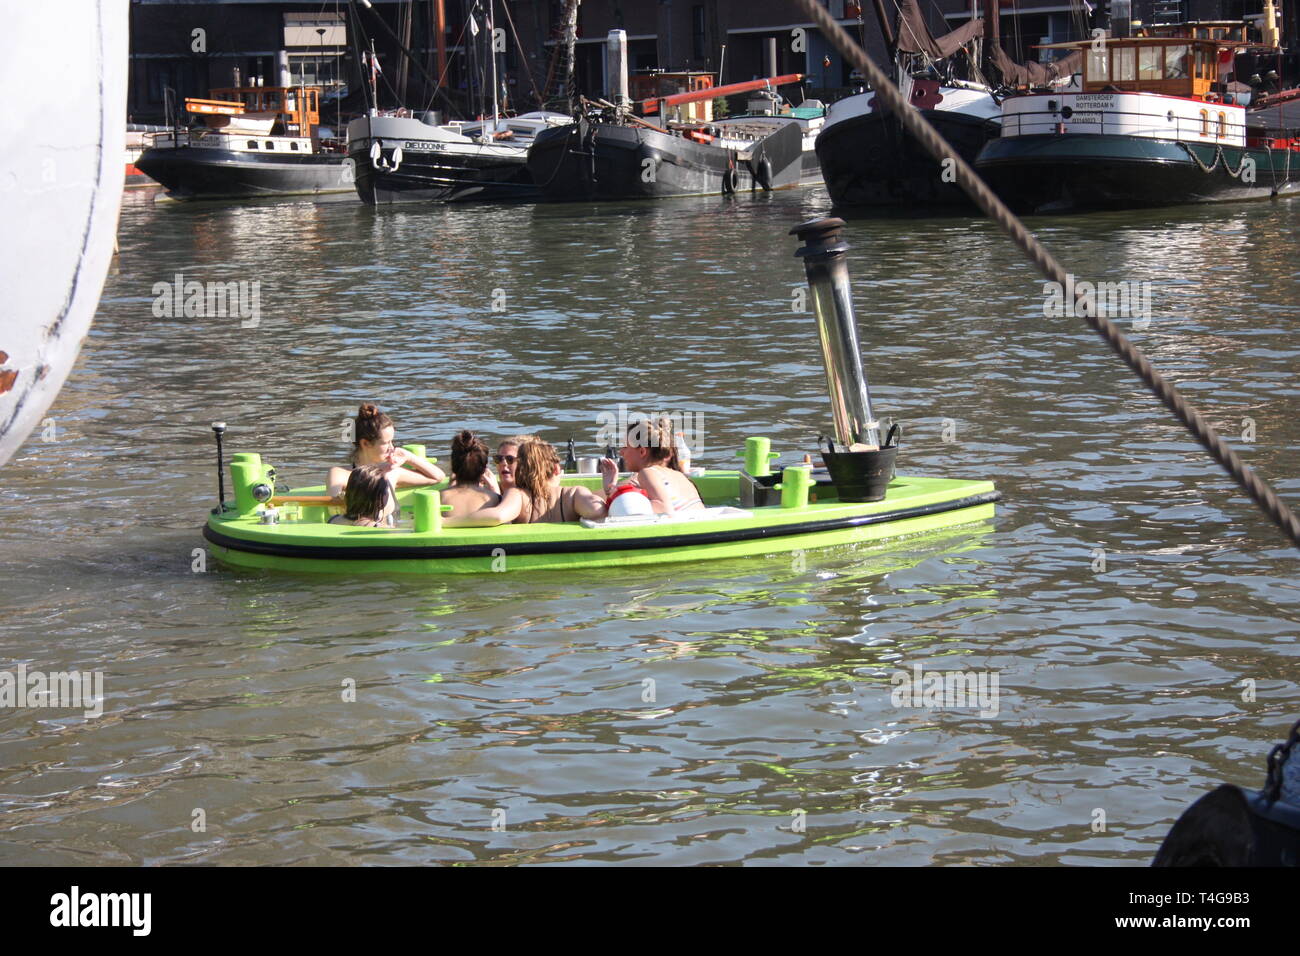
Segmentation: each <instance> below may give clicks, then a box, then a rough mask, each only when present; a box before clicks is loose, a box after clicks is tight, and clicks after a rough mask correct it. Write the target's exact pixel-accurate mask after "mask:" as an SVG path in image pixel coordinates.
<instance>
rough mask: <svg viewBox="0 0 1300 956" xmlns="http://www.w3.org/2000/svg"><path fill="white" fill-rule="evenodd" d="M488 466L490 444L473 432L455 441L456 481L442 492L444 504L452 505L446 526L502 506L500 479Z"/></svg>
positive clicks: (453, 463) (453, 460)
mask: <svg viewBox="0 0 1300 956" xmlns="http://www.w3.org/2000/svg"><path fill="white" fill-rule="evenodd" d="M487 464H488V448H487V445H485V444H484V443H483V440H482V439H481V438H479V437H477V436H476V435H475V434H474V433H473V432H472V431H468V430H466V431H462V432H461V433H460V434H459V435H457V436H456V437H455V438H453V439H452V440H451V475H452V479H451V484H450V485H449V486H448V487H447V489H446V490H445V491H444V492H443V493H442V503H443V504H444V505H451V511H449V512H448V513H447V514H445V515H444V516H443V523H444V524H445V523H446V522H447V521H455V520H456V519H458V518H464V517H466V516H468V515H471V514H473V513H474V512H476V511H478V510H479V509H480V508H492V507H495V506H496V505H499V504H500V503H501V493H500V491H499V490H498V488H497V483H496V479H495V478H494V477H493V475H492V472H490V471H488V466H487Z"/></svg>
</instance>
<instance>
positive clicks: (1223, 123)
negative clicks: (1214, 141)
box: [1218, 113, 1228, 139]
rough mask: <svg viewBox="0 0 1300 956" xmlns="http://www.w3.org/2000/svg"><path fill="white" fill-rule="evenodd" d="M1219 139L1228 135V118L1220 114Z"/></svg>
mask: <svg viewBox="0 0 1300 956" xmlns="http://www.w3.org/2000/svg"><path fill="white" fill-rule="evenodd" d="M1218 135H1219V139H1223V138H1224V137H1225V136H1227V135H1228V117H1227V116H1225V115H1224V114H1223V113H1220V114H1219V134H1218Z"/></svg>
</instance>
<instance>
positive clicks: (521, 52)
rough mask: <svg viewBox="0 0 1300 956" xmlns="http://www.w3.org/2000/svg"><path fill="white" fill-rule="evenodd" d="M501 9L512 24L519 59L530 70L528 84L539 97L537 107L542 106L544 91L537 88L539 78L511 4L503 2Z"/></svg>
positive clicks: (507, 21)
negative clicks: (529, 60)
mask: <svg viewBox="0 0 1300 956" xmlns="http://www.w3.org/2000/svg"><path fill="white" fill-rule="evenodd" d="M501 9H503V10H504V11H505V12H506V23H508V24H510V33H511V35H512V36H513V37H514V38H515V48H516V49H517V50H518V51H519V59H520V61H521V62H522V63H523V65H524V69H525V70H526V71H527V72H528V85H529V86H531V87H532V88H533V96H534V97H535V98H536V99H537V108H538V109H541V108H542V93H541V91H540V90H539V89H538V88H537V80H536V79H535V78H534V77H533V68H532V66H531V65H530V64H529V63H528V59H527V58H526V57H525V56H524V45H523V44H522V43H520V42H519V31H518V30H516V29H515V18H514V17H512V16H511V15H510V4H508V3H503V4H501Z"/></svg>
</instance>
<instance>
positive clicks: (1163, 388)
mask: <svg viewBox="0 0 1300 956" xmlns="http://www.w3.org/2000/svg"><path fill="white" fill-rule="evenodd" d="M798 3H799V6H800V7H802V8H803V11H804V13H805V14H807V16H808V18H809V19H811V20H812V22H813V23H814V24H815V25H816V26H817V28H818V29H819V30H821V32H822V34H823V35H824V36H825V37H827V38H828V39H829V40H830V41H831V43H832V44H833V45H834V46H835V49H837V50H838V51H839V52H840V55H841V56H843V57H844V58H845V59H846V60H847V61H848V62H849V63H851V64H852V65H853V66H854V67H856V68H857V69H858V71H859V72H860V73H861V74H862V75H863V76H864V77H866V78H867V80H868V82H870V84H871V88H872V89H873V90H874V91H875V94H876V98H877V99H879V100H882V101H883V102H884V103H885V105H886V107H888V109H889V110H890V111H891V112H892V113H893V114H894V115H895V116H896V117H897V118H898V121H899V122H900V123H901V124H902V125H903V128H904V129H905V130H906V131H907V132H908V133H910V134H911V135H912V136H914V137H915V138H916V140H917V141H918V142H919V143H921V145H923V146H924V147H925V148H926V150H927V151H928V152H929V153H930V155H931V156H933V157H934V158H935V161H936V162H938V163H940V164H943V163H944V162H945V161H947V162H948V164H949V166H950V167H951V168H952V169H953V170H954V171H955V173H956V176H957V182H958V184H960V185H961V188H962V189H964V190H965V191H966V193H967V195H969V196H970V198H971V199H972V200H974V201H975V204H976V205H977V206H979V207H980V209H982V210H983V211H984V212H985V214H986V215H988V217H989V218H990V219H992V220H993V221H994V222H996V223H997V224H998V225H999V226H1000V227H1001V228H1002V230H1003V231H1004V232H1005V233H1006V234H1007V235H1008V236H1010V237H1011V241H1012V242H1014V243H1015V244H1016V245H1017V246H1019V247H1020V250H1021V251H1022V252H1024V253H1025V255H1027V256H1028V257H1029V259H1030V260H1031V261H1032V262H1033V263H1034V265H1036V266H1037V267H1038V269H1039V271H1040V272H1042V273H1043V275H1045V276H1047V278H1048V279H1050V280H1052V281H1053V282H1058V283H1060V285H1061V288H1063V289H1064V288H1066V287H1067V286H1068V280H1067V276H1066V272H1065V268H1064V267H1063V266H1062V265H1061V264H1060V263H1059V262H1057V261H1056V257H1055V256H1053V255H1052V254H1051V253H1050V252H1049V251H1048V250H1047V248H1046V247H1045V246H1044V245H1043V244H1042V243H1041V242H1039V241H1038V239H1037V237H1036V236H1034V234H1033V233H1032V232H1030V231H1029V230H1028V229H1026V228H1025V224H1024V223H1022V222H1021V221H1020V219H1019V218H1018V217H1017V216H1016V214H1015V213H1013V212H1012V211H1011V210H1010V209H1008V208H1007V207H1006V205H1005V204H1004V203H1003V202H1002V200H1000V199H999V198H998V197H997V196H995V195H994V194H993V191H992V190H991V189H989V187H988V185H987V184H986V183H985V182H984V180H983V179H981V178H980V177H979V175H978V174H977V173H976V172H975V170H974V169H972V168H971V167H970V165H969V164H968V163H967V162H966V161H965V160H964V159H962V157H961V156H959V155H957V152H956V150H954V149H952V148H951V147H950V146H949V145H948V143H947V141H946V140H944V139H943V137H941V136H940V135H939V133H938V132H937V131H936V130H935V128H934V127H933V126H931V125H930V124H929V122H927V121H926V119H925V118H924V117H923V116H922V115H921V113H920V111H919V110H916V109H913V108H912V107H911V106H910V105H909V104H908V103H907V101H906V100H904V99H903V94H902V93H901V92H900V91H899V89H898V87H897V86H895V85H894V84H893V82H892V81H891V80H890V79H889V77H888V76H886V75H885V73H884V71H883V70H881V69H880V67H878V66H877V65H876V64H875V63H874V62H872V60H871V58H870V57H869V56H867V54H866V52H865V51H864V50H863V49H862V48H861V47H860V46H858V45H857V44H856V43H854V42H853V40H852V39H851V38H850V37H849V35H848V34H847V33H846V32H845V31H844V29H843V28H842V27H840V25H839V24H838V23H836V22H835V21H834V20H833V19H832V18H831V15H830V13H829V11H827V9H826V8H825V7H824V6H822V5H821V4H819V3H818V2H817V0H798ZM1082 298H1083V294H1082V291H1081V293H1080V295H1079V296H1076V302H1077V301H1078V300H1080V299H1082ZM1091 305H1092V303H1091V302H1085V303H1084V304H1083V305H1082V306H1079V307H1077V308H1076V311H1075V314H1076V315H1082V316H1083V317H1084V318H1086V319H1087V321H1088V324H1089V325H1091V326H1092V327H1093V329H1094V330H1095V331H1096V332H1097V334H1098V335H1100V336H1101V337H1102V338H1103V339H1105V340H1106V342H1107V343H1108V344H1109V345H1110V347H1111V348H1112V349H1114V350H1115V353H1116V354H1117V355H1118V356H1119V357H1120V358H1121V359H1123V360H1124V364H1126V365H1127V366H1128V367H1129V368H1131V369H1132V370H1133V371H1134V372H1135V373H1136V374H1137V376H1138V377H1139V378H1140V379H1142V381H1143V382H1145V383H1146V386H1147V388H1149V389H1151V391H1152V392H1154V393H1155V395H1156V397H1157V398H1159V399H1160V401H1162V402H1163V403H1164V404H1165V407H1166V408H1168V409H1169V410H1170V411H1171V412H1173V413H1174V416H1175V417H1176V418H1177V419H1178V420H1179V421H1180V422H1182V423H1183V425H1184V426H1186V428H1187V430H1188V431H1190V432H1191V433H1192V434H1193V435H1194V436H1195V437H1196V440H1197V441H1198V442H1200V443H1201V445H1203V446H1204V447H1205V450H1206V451H1208V452H1209V453H1210V456H1211V457H1212V458H1213V459H1214V460H1215V461H1217V462H1218V463H1219V464H1220V465H1222V466H1223V468H1224V470H1225V471H1227V472H1228V474H1229V475H1231V476H1232V479H1233V480H1234V481H1235V482H1237V484H1239V485H1240V486H1241V487H1242V488H1243V489H1244V490H1245V492H1246V494H1248V495H1250V498H1251V500H1252V501H1254V502H1255V504H1257V505H1258V506H1259V507H1260V510H1262V511H1263V512H1264V513H1265V514H1266V515H1268V517H1269V518H1270V519H1272V521H1273V522H1274V523H1275V524H1276V525H1277V526H1278V527H1279V528H1281V529H1282V531H1283V533H1285V534H1286V535H1287V537H1289V538H1290V539H1291V543H1292V544H1294V545H1296V547H1300V519H1297V518H1296V516H1295V514H1294V512H1292V511H1291V509H1290V508H1289V507H1288V506H1287V504H1286V503H1285V502H1284V501H1283V500H1282V499H1281V498H1280V497H1279V496H1278V494H1277V492H1276V491H1274V490H1273V488H1272V486H1270V485H1269V484H1268V482H1266V481H1265V480H1264V479H1262V478H1260V477H1259V476H1258V475H1257V474H1255V472H1254V471H1252V470H1251V469H1250V468H1249V467H1248V466H1247V465H1246V463H1245V462H1243V461H1242V460H1241V458H1240V457H1239V456H1238V455H1237V453H1236V452H1235V451H1233V450H1232V448H1231V447H1230V446H1229V445H1228V443H1227V442H1225V441H1224V440H1223V438H1222V437H1221V436H1220V435H1219V433H1218V432H1216V431H1215V430H1214V428H1212V427H1211V426H1210V423H1209V422H1207V421H1206V420H1205V418H1204V417H1202V415H1201V413H1200V412H1198V411H1197V410H1196V409H1195V408H1193V407H1192V406H1191V405H1190V404H1188V402H1187V400H1186V399H1184V398H1183V396H1182V395H1181V394H1180V393H1179V391H1178V389H1176V388H1175V387H1174V386H1173V385H1172V384H1171V383H1170V382H1168V381H1167V380H1166V379H1165V377H1164V376H1163V375H1161V374H1160V373H1159V372H1158V371H1156V370H1155V368H1154V367H1153V366H1152V365H1151V363H1150V362H1149V361H1148V360H1147V358H1146V356H1145V355H1143V354H1142V352H1141V351H1140V350H1139V349H1138V348H1137V346H1135V345H1134V344H1133V343H1132V342H1130V341H1129V340H1128V338H1127V337H1126V336H1125V335H1124V333H1123V332H1121V331H1120V330H1119V328H1118V327H1117V326H1116V325H1115V323H1113V322H1111V321H1110V319H1108V318H1106V317H1105V316H1099V315H1092V314H1090V313H1092V312H1093V311H1094V309H1093V308H1092V307H1091Z"/></svg>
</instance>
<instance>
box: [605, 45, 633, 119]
mask: <svg viewBox="0 0 1300 956" xmlns="http://www.w3.org/2000/svg"><path fill="white" fill-rule="evenodd" d="M627 56H628V50H627V31H626V30H610V31H609V36H608V37H606V39H605V64H606V73H607V74H608V76H609V98H610V99H611V100H613V102H614V105H615V106H617V107H618V108H619V109H620V110H627V109H630V108H631V106H632V98H631V97H630V96H628V93H627V89H628V86H627V70H628V68H627Z"/></svg>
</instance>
